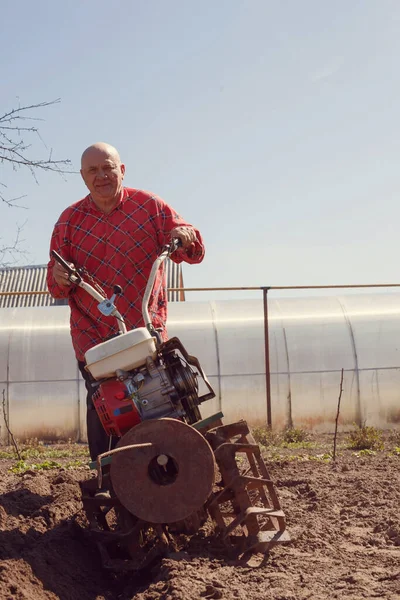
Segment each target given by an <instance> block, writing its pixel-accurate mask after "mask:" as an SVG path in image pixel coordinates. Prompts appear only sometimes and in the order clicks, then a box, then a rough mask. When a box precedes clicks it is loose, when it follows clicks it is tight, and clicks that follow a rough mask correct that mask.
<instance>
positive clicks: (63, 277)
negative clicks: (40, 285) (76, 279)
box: [53, 261, 75, 287]
mask: <svg viewBox="0 0 400 600" xmlns="http://www.w3.org/2000/svg"><path fill="white" fill-rule="evenodd" d="M69 266H70V267H71V269H74V268H75V265H74V264H73V263H69ZM53 277H54V279H55V281H56V283H57V285H59V286H60V287H70V285H71V282H70V281H69V279H68V273H66V272H65V270H64V268H63V267H62V266H61V265H60V264H59V263H58V262H57V261H56V262H55V263H54V267H53Z"/></svg>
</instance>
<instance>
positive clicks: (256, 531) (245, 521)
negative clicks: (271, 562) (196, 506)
mask: <svg viewBox="0 0 400 600" xmlns="http://www.w3.org/2000/svg"><path fill="white" fill-rule="evenodd" d="M205 437H206V439H207V441H208V442H209V443H210V445H211V447H212V449H213V451H214V456H215V461H216V463H217V466H218V468H219V471H220V473H221V483H220V484H219V485H220V486H221V487H222V490H221V491H219V492H214V493H213V494H212V496H211V498H210V499H209V501H208V502H207V508H208V512H209V513H210V516H211V517H212V519H213V520H214V521H215V523H216V524H217V527H218V529H219V530H220V532H221V535H222V538H223V539H224V540H225V541H226V543H228V544H230V545H231V546H233V547H234V548H235V549H236V550H237V553H238V554H245V553H248V552H262V553H265V552H267V551H268V550H269V549H270V548H271V547H272V546H273V545H274V544H277V543H282V542H289V541H290V537H289V534H288V533H287V531H286V523H285V515H284V512H283V511H282V510H281V507H280V504H279V499H278V496H277V494H276V492H275V488H274V484H273V482H272V481H271V478H270V475H269V473H268V470H267V467H266V465H265V463H264V461H263V458H262V456H261V452H260V448H259V446H258V445H257V444H256V442H255V440H254V438H253V436H252V435H251V434H250V432H249V428H248V425H247V423H246V422H245V421H239V422H237V423H233V424H231V425H222V426H221V427H216V428H215V429H212V430H211V431H208V432H206V433H205Z"/></svg>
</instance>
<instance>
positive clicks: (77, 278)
mask: <svg viewBox="0 0 400 600" xmlns="http://www.w3.org/2000/svg"><path fill="white" fill-rule="evenodd" d="M51 256H52V257H53V258H54V259H55V260H56V261H57V262H58V264H59V265H61V266H62V267H63V269H65V270H66V272H67V273H68V278H69V279H70V280H71V277H72V278H73V279H72V280H71V281H73V283H79V282H80V281H81V276H80V275H79V273H78V272H77V270H76V269H74V268H72V267H70V266H69V264H68V263H67V261H65V260H64V259H63V257H62V256H60V254H58V252H56V251H55V250H52V251H51Z"/></svg>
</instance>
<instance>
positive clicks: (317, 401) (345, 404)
mask: <svg viewBox="0 0 400 600" xmlns="http://www.w3.org/2000/svg"><path fill="white" fill-rule="evenodd" d="M340 379H341V373H340V372H339V371H334V372H330V373H329V372H320V373H297V374H292V375H291V387H292V390H294V391H293V394H292V398H291V405H292V412H291V414H292V423H291V424H292V425H293V427H299V428H306V429H313V430H315V431H321V432H329V431H330V432H333V431H334V427H335V419H336V413H337V405H338V397H339V393H340ZM358 415H359V410H358V400H357V383H356V378H355V373H354V372H351V371H350V372H346V373H344V378H343V393H342V398H341V403H340V421H339V425H340V428H341V429H343V428H345V429H349V426H350V427H351V426H352V425H353V424H354V423H356V422H357V421H358Z"/></svg>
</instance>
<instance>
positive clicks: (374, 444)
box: [348, 426, 384, 451]
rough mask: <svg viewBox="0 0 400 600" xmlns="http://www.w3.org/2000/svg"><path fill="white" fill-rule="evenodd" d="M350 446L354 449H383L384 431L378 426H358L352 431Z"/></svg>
mask: <svg viewBox="0 0 400 600" xmlns="http://www.w3.org/2000/svg"><path fill="white" fill-rule="evenodd" d="M348 447H349V448H351V449H352V450H376V451H379V450H383V447H384V443H383V435H382V431H380V430H379V429H376V427H367V426H363V427H358V428H357V429H355V430H354V431H351V432H350V435H349V441H348Z"/></svg>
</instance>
